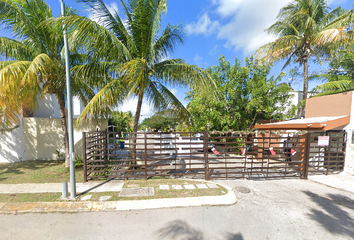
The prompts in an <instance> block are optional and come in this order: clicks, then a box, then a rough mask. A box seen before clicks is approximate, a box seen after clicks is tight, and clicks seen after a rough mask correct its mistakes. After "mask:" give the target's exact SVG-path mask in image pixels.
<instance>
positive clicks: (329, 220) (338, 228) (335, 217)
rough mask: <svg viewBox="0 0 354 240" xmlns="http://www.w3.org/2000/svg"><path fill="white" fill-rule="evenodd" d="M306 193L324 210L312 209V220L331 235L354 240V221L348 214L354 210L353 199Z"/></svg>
mask: <svg viewBox="0 0 354 240" xmlns="http://www.w3.org/2000/svg"><path fill="white" fill-rule="evenodd" d="M304 193H305V194H306V195H308V196H309V197H310V198H311V199H312V201H313V202H315V203H317V204H318V206H319V207H320V208H322V209H321V210H319V209H311V213H310V214H309V215H310V217H311V219H313V220H315V221H317V222H318V223H320V224H321V225H322V226H323V227H324V228H325V229H327V230H328V231H329V232H331V233H335V234H340V235H347V236H348V237H350V238H351V239H354V219H353V218H352V217H351V216H350V214H349V213H348V210H349V211H352V210H354V200H353V199H350V198H348V197H346V196H343V195H340V194H327V195H326V196H320V195H318V194H315V193H313V192H310V191H304ZM352 212H353V211H352ZM352 215H353V213H352Z"/></svg>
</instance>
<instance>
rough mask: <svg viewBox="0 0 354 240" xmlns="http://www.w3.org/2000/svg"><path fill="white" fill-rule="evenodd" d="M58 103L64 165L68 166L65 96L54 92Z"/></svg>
mask: <svg viewBox="0 0 354 240" xmlns="http://www.w3.org/2000/svg"><path fill="white" fill-rule="evenodd" d="M56 96H57V99H58V104H59V112H60V121H61V128H62V130H63V133H64V146H65V167H66V168H69V167H70V159H69V135H68V128H67V125H66V113H65V96H64V94H63V93H58V94H56Z"/></svg>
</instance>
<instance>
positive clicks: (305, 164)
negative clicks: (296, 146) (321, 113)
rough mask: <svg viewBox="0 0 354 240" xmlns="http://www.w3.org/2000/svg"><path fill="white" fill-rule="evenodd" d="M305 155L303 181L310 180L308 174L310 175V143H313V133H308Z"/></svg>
mask: <svg viewBox="0 0 354 240" xmlns="http://www.w3.org/2000/svg"><path fill="white" fill-rule="evenodd" d="M305 141H306V142H305V154H304V160H303V166H304V168H303V175H302V178H303V179H308V174H309V158H310V143H311V133H310V132H307V133H306V140H305Z"/></svg>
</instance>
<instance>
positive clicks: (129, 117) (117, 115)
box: [108, 111, 134, 132]
mask: <svg viewBox="0 0 354 240" xmlns="http://www.w3.org/2000/svg"><path fill="white" fill-rule="evenodd" d="M108 126H112V128H111V129H110V130H111V131H113V132H117V131H124V132H131V131H133V126H134V116H133V113H132V112H131V111H128V112H121V111H113V112H112V115H111V117H110V118H108Z"/></svg>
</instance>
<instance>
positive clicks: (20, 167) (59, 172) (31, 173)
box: [0, 160, 84, 184]
mask: <svg viewBox="0 0 354 240" xmlns="http://www.w3.org/2000/svg"><path fill="white" fill-rule="evenodd" d="M83 176H84V174H83V168H82V167H81V168H77V169H76V182H83V181H84V177H83ZM69 181H70V171H69V168H65V165H64V161H56V160H55V161H54V160H52V161H46V160H34V161H23V162H17V163H0V184H16V183H61V182H69Z"/></svg>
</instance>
